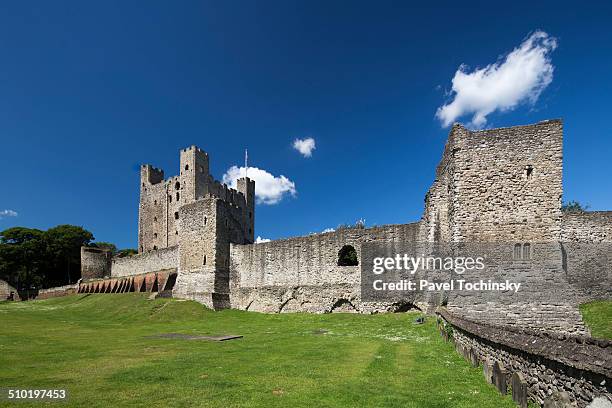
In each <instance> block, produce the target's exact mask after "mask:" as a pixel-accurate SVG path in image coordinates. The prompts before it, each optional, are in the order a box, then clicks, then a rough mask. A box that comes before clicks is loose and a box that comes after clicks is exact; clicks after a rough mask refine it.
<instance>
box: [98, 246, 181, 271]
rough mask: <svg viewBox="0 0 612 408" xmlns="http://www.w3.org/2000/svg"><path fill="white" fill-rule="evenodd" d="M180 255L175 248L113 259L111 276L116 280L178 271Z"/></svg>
mask: <svg viewBox="0 0 612 408" xmlns="http://www.w3.org/2000/svg"><path fill="white" fill-rule="evenodd" d="M178 254H179V250H178V247H177V246H174V247H170V248H163V249H158V250H156V251H149V252H144V253H141V254H136V255H132V256H126V257H123V258H113V260H112V264H111V274H110V275H111V276H112V277H113V278H115V277H122V276H131V275H140V274H143V273H148V272H157V271H162V270H176V269H177V268H178V264H179V260H178Z"/></svg>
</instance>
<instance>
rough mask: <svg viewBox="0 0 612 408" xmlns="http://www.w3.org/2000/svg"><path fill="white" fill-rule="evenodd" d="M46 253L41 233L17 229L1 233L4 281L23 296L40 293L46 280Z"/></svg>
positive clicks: (0, 267) (0, 259) (0, 270)
mask: <svg viewBox="0 0 612 408" xmlns="http://www.w3.org/2000/svg"><path fill="white" fill-rule="evenodd" d="M46 253H47V251H46V245H45V240H44V232H43V231H41V230H37V229H33V228H24V227H13V228H9V229H6V230H4V231H2V232H0V278H1V279H3V280H6V281H7V282H9V283H10V284H11V285H13V286H15V287H16V288H17V290H18V291H21V292H22V293H23V291H29V290H30V289H37V288H38V287H40V286H41V285H42V284H43V282H44V280H45V269H46V264H45V258H46ZM22 293H20V296H21V297H22V298H23V297H25V298H27V297H28V296H27V294H26V295H25V296H24V295H23V294H22Z"/></svg>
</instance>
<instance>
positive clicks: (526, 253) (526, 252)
mask: <svg viewBox="0 0 612 408" xmlns="http://www.w3.org/2000/svg"><path fill="white" fill-rule="evenodd" d="M523 259H524V260H528V259H531V244H523Z"/></svg>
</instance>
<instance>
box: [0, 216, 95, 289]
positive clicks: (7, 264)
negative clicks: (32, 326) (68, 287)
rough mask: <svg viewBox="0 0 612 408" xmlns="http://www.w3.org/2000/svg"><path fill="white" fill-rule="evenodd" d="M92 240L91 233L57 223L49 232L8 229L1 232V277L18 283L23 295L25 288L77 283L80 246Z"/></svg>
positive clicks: (11, 282) (15, 284)
mask: <svg viewBox="0 0 612 408" xmlns="http://www.w3.org/2000/svg"><path fill="white" fill-rule="evenodd" d="M92 239H93V235H92V233H91V232H89V231H87V230H85V229H84V228H82V227H78V226H74V225H58V226H57V227H54V228H50V229H48V230H47V231H41V230H38V229H33V228H25V227H13V228H9V229H6V230H4V231H2V232H0V279H3V280H6V281H7V282H9V283H10V284H12V285H13V286H15V287H16V288H17V290H19V291H20V292H22V293H20V294H21V295H23V291H24V290H25V291H29V290H32V289H36V288H41V287H51V286H60V285H65V284H67V283H73V282H76V281H77V280H78V279H79V277H80V269H81V268H80V264H81V246H82V245H88V244H89V243H90V242H91V240H92ZM22 297H23V296H22ZM26 297H27V294H26Z"/></svg>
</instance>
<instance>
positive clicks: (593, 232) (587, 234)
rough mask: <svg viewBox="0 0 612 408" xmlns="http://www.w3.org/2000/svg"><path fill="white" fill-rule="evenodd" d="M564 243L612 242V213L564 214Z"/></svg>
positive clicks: (562, 237)
mask: <svg viewBox="0 0 612 408" xmlns="http://www.w3.org/2000/svg"><path fill="white" fill-rule="evenodd" d="M561 241H562V242H612V211H588V212H579V213H566V214H563V226H562V229H561Z"/></svg>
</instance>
